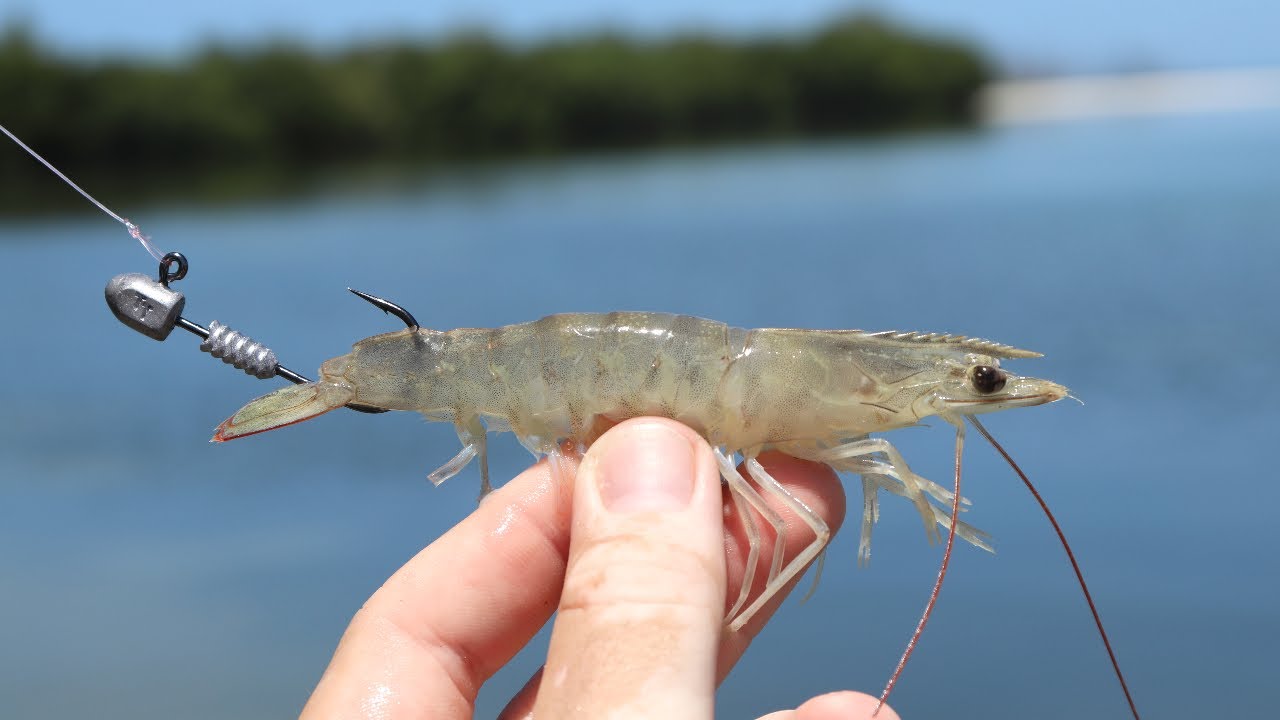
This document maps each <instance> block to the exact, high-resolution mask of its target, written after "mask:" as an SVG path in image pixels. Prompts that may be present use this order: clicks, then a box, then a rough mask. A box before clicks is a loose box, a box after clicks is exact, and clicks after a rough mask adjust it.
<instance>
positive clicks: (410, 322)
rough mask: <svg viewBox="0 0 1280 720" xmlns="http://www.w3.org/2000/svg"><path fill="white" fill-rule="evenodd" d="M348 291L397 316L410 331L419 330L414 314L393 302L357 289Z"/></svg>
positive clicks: (348, 289)
mask: <svg viewBox="0 0 1280 720" xmlns="http://www.w3.org/2000/svg"><path fill="white" fill-rule="evenodd" d="M347 291H348V292H350V293H351V294H353V295H355V296H356V297H358V298H360V299H361V300H364V301H365V302H367V303H369V304H370V305H373V306H374V307H376V308H378V309H379V310H381V311H382V312H384V313H388V314H391V315H395V316H396V317H398V318H400V320H401V321H403V322H404V324H405V325H407V326H408V327H409V329H410V330H417V329H418V327H419V326H418V321H417V320H416V319H414V317H413V313H410V312H409V311H408V310H405V309H404V308H402V307H400V306H399V305H397V304H395V303H393V302H391V301H390V300H386V299H383V298H380V297H378V296H377V295H370V294H369V293H366V292H360V291H359V290H356V289H355V288H347Z"/></svg>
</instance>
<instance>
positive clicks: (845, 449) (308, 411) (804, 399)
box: [214, 312, 1067, 630]
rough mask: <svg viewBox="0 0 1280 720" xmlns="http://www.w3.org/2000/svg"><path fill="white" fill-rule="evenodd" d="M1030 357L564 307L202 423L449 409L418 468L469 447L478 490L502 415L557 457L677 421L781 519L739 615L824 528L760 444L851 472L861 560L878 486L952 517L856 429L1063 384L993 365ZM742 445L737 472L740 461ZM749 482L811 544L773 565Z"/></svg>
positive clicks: (364, 362) (376, 361)
mask: <svg viewBox="0 0 1280 720" xmlns="http://www.w3.org/2000/svg"><path fill="white" fill-rule="evenodd" d="M1030 357H1038V354H1037V353H1032V352H1028V351H1026V350H1019V349H1017V348H1012V347H1009V346H1006V345H1000V344H997V343H993V342H989V341H985V340H976V339H969V338H963V337H956V336H948V335H932V334H919V333H897V332H879V333H870V332H863V331H860V330H847V331H844V330H837V331H821V330H786V329H762V330H742V329H739V328H732V327H729V326H727V325H724V324H722V323H718V322H712V321H710V320H703V319H701V318H696V317H690V316H686V315H667V314H660V313H641V312H615V313H608V314H589V313H572V314H564V315H553V316H550V317H546V318H543V319H541V320H538V321H536V322H531V323H523V324H520V325H509V326H507V327H501V328H494V329H472V328H464V329H458V330H451V331H448V332H440V331H436V330H428V329H425V328H419V327H410V328H408V329H404V330H400V331H398V332H393V333H387V334H384V335H377V336H375V337H371V338H368V339H365V340H361V341H360V342H358V343H356V344H355V346H354V348H353V349H352V352H351V353H350V354H347V355H343V356H341V357H337V358H334V359H332V360H329V361H327V362H325V363H324V365H323V366H321V368H320V380H319V381H318V382H314V383H307V384H304V385H298V386H294V387H288V388H285V389H283V390H279V391H277V392H274V393H272V394H270V395H267V396H265V397H262V398H259V399H258V400H255V401H253V402H251V403H249V404H248V405H246V406H245V407H244V408H243V409H241V410H240V411H239V412H237V413H236V414H235V415H233V416H232V417H231V418H229V419H228V420H227V421H226V422H224V423H223V424H222V426H221V427H219V428H218V431H217V434H216V435H215V437H214V439H215V440H218V441H222V440H230V439H232V438H237V437H242V436H245V435H251V434H254V433H258V432H262V431H265V430H270V429H273V428H277V427H281V426H283V425H289V424H292V423H295V422H299V421H302V420H306V419H308V418H311V417H314V416H316V415H319V414H321V413H324V412H327V411H329V410H332V409H334V408H338V407H342V406H343V405H347V404H349V403H351V404H356V405H359V406H363V407H367V408H378V409H386V410H413V411H417V412H420V413H422V414H423V415H425V416H426V417H427V418H428V419H430V420H442V421H447V422H452V423H453V424H454V426H455V427H456V428H457V431H458V437H459V439H460V440H461V441H462V445H463V448H462V451H461V452H459V453H458V454H457V455H456V456H455V457H454V458H453V459H452V460H450V461H449V462H447V463H445V464H444V465H443V466H442V467H440V468H439V469H438V470H436V471H435V472H433V473H431V475H430V478H431V481H432V482H434V483H437V484H438V483H441V482H443V481H444V480H447V479H448V478H450V477H452V476H453V475H456V474H457V473H458V472H459V471H460V470H462V469H463V468H464V467H465V466H466V465H467V464H468V463H469V462H470V461H471V460H472V459H474V458H476V457H479V458H480V472H481V483H482V492H487V491H488V489H489V477H488V474H489V473H488V463H487V461H486V430H494V431H501V430H510V431H512V432H513V433H515V435H516V437H517V438H519V440H520V442H521V443H522V444H523V445H524V446H525V447H526V448H528V449H529V450H530V451H531V452H533V453H534V454H535V455H553V454H555V453H556V452H558V447H559V446H560V443H561V442H564V441H569V442H570V443H572V444H576V445H578V446H579V447H585V446H587V445H589V444H590V443H591V442H592V441H593V440H594V439H595V438H596V436H597V435H598V433H599V428H600V427H601V426H607V425H608V424H611V423H614V422H618V421H621V420H625V419H627V418H632V417H638V416H642V415H657V416H662V417H668V418H672V419H674V420H678V421H680V422H682V423H684V424H686V425H688V426H689V427H691V428H693V429H694V430H696V431H698V432H699V433H701V434H702V435H703V436H704V437H706V438H707V441H708V442H709V443H710V444H711V446H712V447H713V448H716V456H717V459H718V461H719V464H720V471H721V473H722V475H723V477H724V480H725V483H726V484H727V485H728V488H729V490H730V492H731V493H732V495H733V497H734V500H735V502H742V501H745V502H746V503H748V504H750V506H751V507H752V508H754V509H755V510H756V511H757V512H759V513H760V514H761V515H762V516H763V517H764V518H765V520H766V521H767V522H769V523H770V524H771V525H772V526H773V527H774V530H775V531H776V542H777V544H778V550H779V552H776V553H775V554H774V555H773V558H774V563H773V567H771V568H770V569H769V578H768V583H767V585H766V588H765V590H764V593H763V594H762V595H761V596H760V597H758V598H756V599H755V600H754V601H753V602H752V603H751V604H750V605H746V600H747V597H746V595H747V592H748V589H749V588H750V587H751V582H750V578H748V579H747V581H746V582H744V583H743V590H742V594H741V596H740V597H739V598H738V600H737V603H736V604H735V606H734V607H733V609H732V610H731V611H730V613H729V620H728V622H729V625H730V628H731V629H734V630H736V629H738V628H740V627H742V625H743V624H744V623H746V621H747V620H748V619H750V617H751V616H752V615H753V614H754V613H755V612H756V611H757V610H759V608H760V607H761V606H762V605H763V604H764V603H765V602H766V601H767V600H768V599H769V598H770V597H772V595H773V594H774V593H776V592H777V591H778V589H779V588H781V587H782V586H783V585H785V584H786V583H787V582H788V581H789V580H790V579H791V578H792V577H794V576H795V575H796V574H797V573H798V572H800V571H801V570H802V569H803V568H804V567H805V566H806V565H807V564H808V563H809V562H810V561H811V560H813V559H814V558H815V557H816V556H817V555H818V553H819V552H821V550H822V549H823V547H824V546H825V545H826V543H827V540H828V538H829V537H830V532H829V530H828V529H827V527H826V524H825V523H824V522H823V520H822V519H821V518H820V517H818V516H817V515H816V514H815V513H813V512H812V511H810V510H809V508H807V507H805V505H804V504H803V503H802V502H800V500H798V499H797V498H795V497H794V496H792V495H791V493H789V492H788V491H787V490H786V488H784V487H783V486H782V485H781V484H779V483H778V482H777V481H776V480H775V479H774V478H773V477H771V476H770V475H769V473H768V472H766V471H765V469H764V468H763V467H762V466H761V465H760V463H759V462H757V461H756V456H757V455H759V454H760V453H761V452H762V451H764V450H766V449H774V450H779V451H781V452H784V453H787V454H789V455H793V456H795V457H798V458H802V459H806V460H816V461H820V462H825V463H828V464H829V465H831V466H832V467H833V468H835V469H836V470H842V471H849V472H854V473H858V474H859V475H861V476H862V478H863V491H864V507H863V515H862V519H863V522H862V537H861V542H860V547H859V556H860V558H861V559H862V560H864V561H865V560H866V559H867V558H868V557H869V553H870V542H871V528H872V525H873V523H874V522H875V520H876V517H877V514H878V513H877V504H876V503H877V493H878V490H879V489H880V488H884V489H886V490H888V491H890V492H892V493H894V494H897V495H902V496H904V497H906V498H908V499H909V500H911V501H912V502H913V503H914V504H915V507H916V509H917V510H918V511H919V513H920V515H921V517H922V519H923V520H924V524H925V527H926V530H927V532H928V533H929V534H930V537H931V538H936V535H937V531H936V527H935V525H936V524H941V525H942V526H944V527H947V526H948V525H949V523H950V519H951V518H950V515H949V514H948V513H947V512H946V511H945V510H944V509H943V508H941V507H938V506H937V505H935V504H934V503H931V502H930V499H933V500H934V501H937V502H939V503H946V504H947V506H948V507H949V506H950V504H951V501H952V493H951V491H949V490H948V489H946V488H944V487H942V486H941V485H938V484H937V483H934V482H931V481H929V480H926V479H925V478H923V477H921V476H919V475H916V474H915V473H913V472H911V470H910V469H909V468H908V467H907V464H906V462H904V461H903V459H902V456H901V455H900V454H899V453H898V451H897V450H896V449H894V447H893V445H891V444H890V443H889V442H888V441H886V440H883V439H879V438H870V437H868V434H869V433H873V432H880V431H885V430H892V429H894V428H900V427H905V426H908V425H914V424H916V423H917V422H919V421H920V420H921V419H922V418H924V417H927V416H929V415H938V416H940V417H942V418H943V419H945V420H947V421H948V422H951V423H953V424H956V425H959V424H960V422H961V419H962V417H963V416H965V415H971V414H975V413H981V412H992V411H995V410H1003V409H1006V408H1012V407H1023V406H1028V405H1039V404H1042V403H1047V402H1052V401H1054V400H1058V399H1059V398H1062V397H1064V396H1065V395H1066V393H1067V390H1066V388H1064V387H1062V386H1061V385H1058V384H1056V383H1052V382H1049V381H1046V380H1037V379H1034V378H1024V377H1018V376H1016V375H1012V374H1010V373H1008V372H1006V371H1005V370H1003V369H1001V368H1000V363H999V360H1000V358H1030ZM737 454H741V455H742V456H743V458H744V459H745V466H746V469H747V474H748V475H749V476H750V480H748V479H747V478H745V477H743V476H742V475H741V474H740V473H739V472H738V470H737V469H736V463H735V462H734V461H733V458H734V456H735V455H737ZM751 481H754V484H753V483H752V482H751ZM762 494H764V495H772V496H774V497H776V498H777V499H778V500H779V501H781V502H782V503H783V504H785V505H786V506H787V507H789V508H791V509H792V510H793V511H794V512H795V513H796V514H797V515H798V516H799V517H800V518H801V519H803V520H804V522H805V523H807V524H808V525H809V526H810V527H811V528H812V529H813V531H814V535H815V537H814V540H813V542H812V543H811V544H810V545H809V546H808V547H807V548H805V549H804V551H802V552H801V553H800V554H799V555H798V556H797V557H795V558H794V559H792V560H791V561H790V562H789V563H788V564H787V565H786V566H785V567H782V566H781V561H782V553H781V552H780V550H781V547H782V544H783V542H784V540H785V537H784V535H783V532H782V531H783V523H782V519H781V517H780V516H779V515H778V513H777V512H776V511H774V510H773V508H772V507H771V506H770V505H769V504H768V503H766V502H765V500H764V498H763V496H762ZM740 509H742V508H740ZM743 516H744V517H751V515H750V513H744V514H743ZM956 532H957V534H958V535H959V536H960V537H962V538H964V539H966V540H968V541H969V542H971V543H973V544H975V545H978V546H980V547H984V548H986V547H987V545H986V543H985V541H984V539H983V538H984V536H983V535H982V533H980V532H979V531H977V530H975V529H973V528H972V527H970V526H968V525H967V524H963V523H958V525H957V528H956ZM751 536H752V537H751V538H750V542H751V547H750V550H749V561H748V573H751V572H753V571H754V564H755V559H756V557H757V556H758V551H759V542H760V539H759V535H758V533H751ZM988 549H989V548H988ZM744 606H745V607H744Z"/></svg>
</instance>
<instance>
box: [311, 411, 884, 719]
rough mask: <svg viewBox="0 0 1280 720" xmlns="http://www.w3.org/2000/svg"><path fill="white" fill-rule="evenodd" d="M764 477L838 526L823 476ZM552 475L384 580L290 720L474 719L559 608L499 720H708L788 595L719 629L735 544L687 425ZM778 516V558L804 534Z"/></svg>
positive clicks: (536, 476)
mask: <svg viewBox="0 0 1280 720" xmlns="http://www.w3.org/2000/svg"><path fill="white" fill-rule="evenodd" d="M761 463H762V464H764V465H765V467H767V468H768V469H769V471H770V473H771V474H772V475H773V476H774V477H776V478H777V479H778V480H779V481H781V482H782V483H784V484H785V485H786V486H787V487H788V488H789V489H790V490H791V491H792V492H793V493H795V494H796V495H797V496H799V497H800V498H802V499H803V500H804V501H805V502H806V503H807V504H808V505H809V506H810V507H811V508H813V509H814V510H815V511H817V512H818V513H819V514H820V515H822V516H823V517H824V518H825V519H826V520H827V522H828V524H830V525H831V526H832V528H833V529H834V528H835V527H836V526H838V525H839V522H840V520H841V519H842V518H843V515H844V494H843V491H842V489H841V487H840V483H839V480H838V479H837V478H836V477H835V474H834V473H833V472H831V470H830V469H828V468H826V467H825V466H822V465H817V464H814V463H808V462H804V461H800V460H796V459H794V458H791V457H788V456H785V455H778V454H773V455H765V456H762V457H761ZM563 464H564V465H566V466H567V467H566V468H565V469H564V471H563V472H562V473H560V474H562V475H563V476H564V477H563V478H559V479H557V478H554V477H552V475H553V473H552V472H551V469H550V467H549V464H548V463H547V462H546V461H543V462H540V463H538V464H537V465H535V466H534V467H533V468H530V469H529V470H527V471H525V472H524V473H521V474H520V475H519V476H518V477H517V478H515V479H514V480H512V481H511V482H509V483H507V484H506V485H504V486H503V487H502V488H500V489H498V490H497V491H495V492H494V493H493V494H492V495H491V496H490V497H489V498H487V499H486V500H485V502H484V503H482V504H481V506H480V507H479V508H478V509H477V510H476V511H475V512H474V513H472V514H471V515H470V516H469V517H467V518H466V519H465V520H463V521H462V522H461V523H459V524H458V525H457V526H455V527H454V528H453V529H452V530H450V531H449V532H448V533H446V534H445V535H444V536H442V537H441V538H440V539H438V540H437V541H436V542H434V543H432V544H431V545H430V546H429V547H427V548H426V549H425V550H423V551H422V552H420V553H419V554H418V555H417V556H416V557H414V558H413V559H412V560H410V561H409V562H408V563H407V564H406V565H405V566H404V567H403V568H401V569H400V570H399V571H398V572H396V574H395V575H393V576H392V577H391V578H390V579H389V580H388V581H387V582H386V584H385V585H383V587H382V588H381V589H379V590H378V592H377V593H375V594H374V596H373V597H372V598H370V600H369V601H368V602H367V603H365V605H364V607H363V608H361V610H360V611H359V612H358V613H357V614H356V616H355V618H354V619H353V620H352V622H351V625H350V627H349V628H348V629H347V632H346V634H345V635H344V636H343V638H342V642H341V643H340V645H339V646H338V649H337V651H336V652H335V654H334V657H333V660H332V662H331V663H330V665H329V668H328V670H326V671H325V674H324V676H323V677H322V678H321V680H320V684H319V686H318V687H317V688H316V690H315V692H314V693H313V694H312V696H311V699H310V701H309V702H308V703H307V706H306V708H305V709H304V710H303V717H304V718H312V719H314V718H330V717H343V718H347V717H361V718H378V719H379V720H399V719H401V718H427V717H429V718H437V717H438V718H470V717H471V716H472V713H473V711H474V706H475V699H476V695H477V693H478V692H479V689H480V686H481V685H482V684H483V683H484V682H485V681H486V680H487V679H488V678H489V677H491V676H492V675H493V674H494V673H495V672H496V671H497V670H498V669H499V668H500V667H501V666H502V665H504V664H505V663H507V662H508V661H509V660H510V659H511V658H512V657H513V656H514V655H515V654H516V652H517V651H519V650H520V648H522V647H523V646H524V645H525V644H526V643H528V641H529V640H530V639H531V638H532V637H533V636H534V634H535V633H537V631H538V630H539V628H541V627H542V625H543V624H545V622H546V620H547V619H548V618H549V617H550V616H551V613H552V612H553V611H555V610H557V606H558V610H559V614H558V615H557V617H556V621H555V624H554V626H553V630H552V636H551V647H550V649H549V652H548V657H547V663H546V666H545V668H544V670H543V671H540V672H539V673H538V674H535V676H534V677H533V678H532V679H531V680H530V681H529V683H528V684H526V686H525V687H524V689H523V690H521V691H520V692H519V693H518V694H517V695H516V696H515V698H513V699H512V701H511V702H510V704H509V705H508V706H507V708H506V710H505V711H504V712H503V714H502V717H503V718H508V719H510V720H514V719H516V718H528V717H531V716H536V717H539V718H566V717H583V718H598V717H605V716H609V717H621V718H663V719H664V720H665V719H667V718H671V719H674V720H678V719H680V718H710V717H711V716H712V709H713V708H712V703H713V696H714V691H715V687H716V685H718V684H719V682H720V681H721V680H723V679H724V677H725V675H727V674H728V672H729V670H730V669H731V668H732V667H733V665H734V664H735V663H736V662H737V661H738V659H739V658H740V657H741V656H742V654H743V652H745V651H746V648H747V645H748V644H749V643H750V642H751V639H752V638H754V637H755V635H756V634H757V633H759V631H760V629H761V627H762V626H763V624H764V623H765V622H766V621H767V620H768V618H769V617H770V616H772V614H773V612H774V611H775V610H776V609H777V606H778V604H779V603H780V602H781V601H782V599H783V597H785V595H786V592H789V591H790V589H791V587H792V586H793V585H794V581H793V582H792V585H789V586H788V587H787V589H786V592H783V593H779V595H778V596H777V597H775V598H773V599H772V600H771V601H770V602H769V603H768V604H766V605H765V607H764V608H763V609H762V610H761V611H760V612H759V613H758V614H757V615H756V616H755V617H754V618H752V620H751V621H750V622H748V623H747V625H746V626H745V627H744V628H743V629H742V630H741V631H739V632H736V633H731V632H728V631H726V630H724V627H723V619H724V614H725V612H726V611H727V610H728V609H729V601H730V600H731V599H736V598H737V588H738V587H739V585H740V583H741V581H742V577H743V571H744V568H745V557H746V548H747V541H746V533H745V531H744V529H743V526H742V523H741V519H740V518H738V517H737V516H736V514H734V513H733V512H732V508H733V506H732V504H731V503H730V504H729V505H728V506H726V505H725V501H724V499H723V498H722V495H721V489H720V488H721V486H720V478H719V474H718V472H717V470H716V465H715V461H714V458H713V457H712V455H711V452H710V449H709V448H708V447H707V444H706V441H705V440H703V439H702V438H701V437H699V436H698V435H697V434H696V433H694V432H693V431H692V430H690V429H688V428H686V427H684V426H683V425H680V424H678V423H675V422H672V421H668V420H658V419H652V418H644V419H639V420H632V421H628V422H625V423H622V424H621V425H619V426H617V427H615V428H613V429H612V430H610V431H609V432H607V433H605V434H604V435H603V436H602V437H601V438H600V439H599V440H598V441H597V442H596V443H595V444H594V445H593V446H592V447H591V449H590V450H589V451H588V452H587V454H586V456H585V457H584V458H583V459H582V461H581V466H580V468H578V472H577V475H576V480H575V479H574V477H573V476H574V472H573V470H574V468H573V464H574V461H573V460H572V459H566V460H565V461H564V463H563ZM778 510H779V512H781V513H782V514H783V517H784V518H786V520H787V553H788V555H789V556H790V555H792V554H794V553H797V552H799V551H800V549H801V548H803V546H804V545H805V544H806V543H807V542H809V540H810V539H811V537H812V536H811V535H809V534H807V533H809V530H808V529H807V526H805V525H804V524H803V523H801V522H800V521H799V520H798V519H797V518H795V517H794V516H792V515H791V514H790V513H789V512H788V511H787V510H786V509H785V508H782V507H781V506H779V507H778ZM761 525H762V528H761V529H762V531H763V532H765V533H767V532H768V525H767V524H764V523H761ZM765 540H766V542H764V543H763V545H764V547H763V548H762V550H761V555H762V557H761V559H760V564H761V566H762V567H768V563H769V560H770V558H769V555H770V550H771V543H770V542H768V538H767V537H766V538H765ZM763 575H764V573H763V572H759V573H757V585H758V586H757V587H756V588H755V589H754V591H753V592H759V590H760V589H762V588H763V583H764V578H763V577H762V576H763ZM874 707H875V699H874V698H872V697H870V696H868V695H862V694H860V693H852V692H841V693H831V694H828V695H822V696H819V697H817V698H813V699H811V700H809V701H808V702H806V703H804V704H802V705H801V706H800V707H799V708H798V709H796V710H784V711H781V712H777V713H772V714H770V715H768V716H767V718H768V720H825V719H826V718H837V717H838V718H841V719H842V720H847V719H848V718H861V717H869V716H870V713H871V710H872V709H873V708H874ZM876 717H877V720H897V717H898V716H897V715H896V714H895V713H893V711H892V710H890V709H889V708H887V707H886V708H884V709H882V710H881V712H880V713H879V714H878V715H877V716H876Z"/></svg>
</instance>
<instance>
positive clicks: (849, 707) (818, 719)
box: [760, 691, 900, 720]
mask: <svg viewBox="0 0 1280 720" xmlns="http://www.w3.org/2000/svg"><path fill="white" fill-rule="evenodd" d="M878 704H879V701H878V700H877V699H876V698H874V697H872V696H870V695H864V694H863V693H858V692H849V691H846V692H834V693H828V694H826V695H819V696H818V697H816V698H813V699H811V700H809V701H808V702H806V703H804V704H803V705H801V706H800V707H798V708H796V709H795V710H780V711H778V712H775V713H769V714H768V715H765V716H764V717H762V718H760V720H900V719H899V717H898V713H896V712H894V711H893V708H891V707H889V706H888V705H885V706H883V707H881V708H880V711H879V712H876V706H877V705H878ZM872 713H875V715H874V716H873V715H872Z"/></svg>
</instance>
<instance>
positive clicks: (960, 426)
mask: <svg viewBox="0 0 1280 720" xmlns="http://www.w3.org/2000/svg"><path fill="white" fill-rule="evenodd" d="M963 451H964V423H963V422H959V423H956V481H955V487H954V488H952V493H951V522H950V523H948V525H947V546H946V548H945V549H944V550H943V551H942V563H941V564H939V565H938V578H937V579H936V580H934V581H933V590H931V591H930V592H929V603H928V604H927V605H925V606H924V612H923V613H921V614H920V622H918V623H916V630H915V632H913V633H911V639H910V640H908V641H907V649H906V650H903V651H902V657H901V658H899V659H898V666H897V667H895V668H894V669H893V675H892V676H890V678H889V682H887V683H885V686H884V692H882V693H880V700H879V701H878V702H877V703H876V707H875V709H874V710H872V711H871V716H872V717H875V716H876V713H878V712H880V708H881V707H884V703H885V701H886V700H888V699H889V693H891V692H893V687H894V686H895V685H897V684H898V678H899V677H901V676H902V669H903V668H905V667H906V666H907V660H908V659H909V658H910V657H911V653H913V652H915V649H916V643H917V642H919V641H920V635H921V634H922V633H923V632H924V626H925V623H927V622H929V616H930V615H933V606H934V605H936V604H937V603H938V593H940V592H942V581H943V579H944V578H946V577H947V566H948V565H950V564H951V549H952V548H954V547H955V545H956V525H958V524H959V522H960V459H961V457H963Z"/></svg>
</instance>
